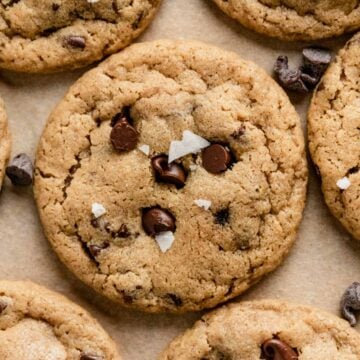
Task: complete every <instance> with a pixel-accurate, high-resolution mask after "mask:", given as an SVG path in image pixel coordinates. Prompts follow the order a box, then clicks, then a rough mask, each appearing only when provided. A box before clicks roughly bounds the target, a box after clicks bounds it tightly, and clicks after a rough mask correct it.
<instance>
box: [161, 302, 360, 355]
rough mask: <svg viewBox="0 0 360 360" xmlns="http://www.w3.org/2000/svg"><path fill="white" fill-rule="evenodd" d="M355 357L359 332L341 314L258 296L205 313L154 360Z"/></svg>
mask: <svg viewBox="0 0 360 360" xmlns="http://www.w3.org/2000/svg"><path fill="white" fill-rule="evenodd" d="M274 355H275V356H274ZM359 358H360V335H359V334H358V333H357V332H356V331H355V330H354V329H352V328H351V327H350V326H349V324H348V323H347V322H345V321H344V320H341V319H340V318H338V317H336V316H334V315H332V314H329V313H326V312H323V311H321V310H318V309H315V308H311V307H307V306H300V305H294V304H290V303H287V302H285V301H279V300H263V301H253V302H244V303H239V304H232V305H228V306H225V307H223V308H221V309H219V310H216V311H214V312H212V313H210V314H208V315H205V316H204V317H203V318H202V319H201V320H200V321H198V322H197V323H196V324H195V325H194V326H193V328H192V329H190V330H188V331H186V332H185V333H184V334H183V335H181V336H180V337H178V338H177V339H175V340H174V341H173V342H172V343H171V344H170V345H169V346H168V348H167V349H166V350H165V351H164V353H163V354H162V355H161V356H160V358H159V360H175V359H176V360H197V359H198V360H200V359H201V360H205V359H206V360H215V359H229V360H230V359H234V360H235V359H241V360H255V359H266V360H271V359H279V360H280V359H283V360H298V359H299V360H357V359H359Z"/></svg>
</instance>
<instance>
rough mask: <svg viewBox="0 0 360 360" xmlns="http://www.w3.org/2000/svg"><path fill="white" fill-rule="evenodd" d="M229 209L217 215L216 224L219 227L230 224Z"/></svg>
mask: <svg viewBox="0 0 360 360" xmlns="http://www.w3.org/2000/svg"><path fill="white" fill-rule="evenodd" d="M229 218H230V213H229V209H222V210H220V211H218V212H217V213H216V214H215V222H216V223H217V224H219V225H226V224H227V223H228V222H229Z"/></svg>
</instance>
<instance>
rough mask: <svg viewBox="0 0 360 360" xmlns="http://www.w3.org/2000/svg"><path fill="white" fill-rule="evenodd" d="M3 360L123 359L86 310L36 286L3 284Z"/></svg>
mask: <svg viewBox="0 0 360 360" xmlns="http://www.w3.org/2000/svg"><path fill="white" fill-rule="evenodd" d="M0 359H1V360H19V359H29V360H120V356H119V355H118V352H117V350H116V346H115V344H114V343H113V341H112V340H111V339H110V337H109V336H108V335H107V334H106V333H105V331H104V330H103V329H102V328H101V326H100V325H99V323H98V322H97V321H96V320H95V319H93V318H92V317H91V316H90V315H89V314H88V313H86V312H85V310H83V309H82V308H80V307H79V306H77V305H75V304H74V303H72V302H70V301H69V300H67V299H66V298H65V297H63V296H61V295H59V294H56V293H54V292H52V291H50V290H47V289H45V288H43V287H41V286H38V285H35V284H33V283H31V282H20V281H18V282H14V281H0Z"/></svg>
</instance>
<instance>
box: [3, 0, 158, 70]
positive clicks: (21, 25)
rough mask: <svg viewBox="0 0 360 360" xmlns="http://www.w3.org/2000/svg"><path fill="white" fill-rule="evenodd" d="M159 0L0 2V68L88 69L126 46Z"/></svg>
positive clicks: (141, 27)
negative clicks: (88, 66) (82, 67)
mask: <svg viewBox="0 0 360 360" xmlns="http://www.w3.org/2000/svg"><path fill="white" fill-rule="evenodd" d="M160 2H161V0H98V1H90V0H42V1H38V0H20V1H12V0H1V1H0V67H3V68H6V69H10V70H15V71H24V72H50V71H60V70H65V69H72V68H78V67H81V66H85V65H87V64H90V63H92V62H94V61H96V60H100V59H101V58H102V57H104V56H106V55H109V54H112V53H114V52H116V51H118V50H119V49H121V48H123V47H125V46H127V45H128V44H129V43H130V42H131V41H132V40H133V39H134V38H135V37H137V36H138V35H139V34H140V33H141V32H142V31H143V30H144V28H145V27H146V26H147V25H148V23H149V22H150V20H151V19H152V17H153V16H154V14H155V12H156V10H157V8H158V7H159V6H160Z"/></svg>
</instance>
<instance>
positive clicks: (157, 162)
mask: <svg viewBox="0 0 360 360" xmlns="http://www.w3.org/2000/svg"><path fill="white" fill-rule="evenodd" d="M151 165H152V167H153V168H154V170H155V172H156V178H157V179H158V180H159V181H161V182H165V183H170V184H174V185H176V186H177V187H182V186H184V185H185V180H186V174H185V170H184V169H183V168H182V167H181V166H180V165H178V164H176V163H171V164H169V163H168V157H167V156H166V155H159V156H156V157H154V158H153V159H152V160H151Z"/></svg>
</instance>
